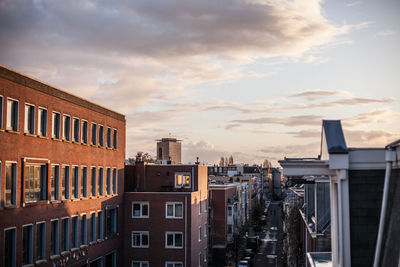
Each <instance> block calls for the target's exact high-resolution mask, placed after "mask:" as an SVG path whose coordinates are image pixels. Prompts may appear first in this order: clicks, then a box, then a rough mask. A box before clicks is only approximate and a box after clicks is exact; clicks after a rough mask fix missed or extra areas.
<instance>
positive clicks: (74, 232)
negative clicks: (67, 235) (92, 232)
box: [70, 215, 79, 249]
mask: <svg viewBox="0 0 400 267" xmlns="http://www.w3.org/2000/svg"><path fill="white" fill-rule="evenodd" d="M70 247H71V249H74V248H78V247H79V216H78V215H73V216H71V242H70Z"/></svg>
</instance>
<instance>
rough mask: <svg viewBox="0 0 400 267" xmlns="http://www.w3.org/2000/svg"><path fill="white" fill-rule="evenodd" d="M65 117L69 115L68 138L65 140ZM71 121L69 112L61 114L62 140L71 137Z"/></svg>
mask: <svg viewBox="0 0 400 267" xmlns="http://www.w3.org/2000/svg"><path fill="white" fill-rule="evenodd" d="M66 117H69V140H67V139H66V136H65V120H66ZM71 122H72V120H71V115H69V114H63V116H62V125H63V127H62V128H63V130H62V139H63V140H66V141H71V139H72V138H71V137H72V134H71V128H72V127H71Z"/></svg>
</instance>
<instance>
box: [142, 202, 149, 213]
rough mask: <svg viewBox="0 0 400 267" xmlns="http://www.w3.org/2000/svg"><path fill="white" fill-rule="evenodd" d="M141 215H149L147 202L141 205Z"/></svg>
mask: <svg viewBox="0 0 400 267" xmlns="http://www.w3.org/2000/svg"><path fill="white" fill-rule="evenodd" d="M142 216H149V205H148V204H143V205H142Z"/></svg>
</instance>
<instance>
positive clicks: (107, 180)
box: [106, 167, 111, 196]
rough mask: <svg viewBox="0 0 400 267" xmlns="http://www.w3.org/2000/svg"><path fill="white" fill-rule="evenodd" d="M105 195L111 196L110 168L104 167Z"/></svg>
mask: <svg viewBox="0 0 400 267" xmlns="http://www.w3.org/2000/svg"><path fill="white" fill-rule="evenodd" d="M106 195H108V196H109V195H111V168H110V167H106Z"/></svg>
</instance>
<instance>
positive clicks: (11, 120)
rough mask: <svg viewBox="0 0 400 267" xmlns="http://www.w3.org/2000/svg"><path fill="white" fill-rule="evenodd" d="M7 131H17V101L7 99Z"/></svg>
mask: <svg viewBox="0 0 400 267" xmlns="http://www.w3.org/2000/svg"><path fill="white" fill-rule="evenodd" d="M6 128H7V130H12V131H14V132H17V131H18V101H17V100H13V99H10V98H9V99H7V126H6Z"/></svg>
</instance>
